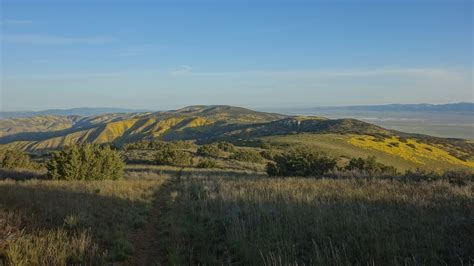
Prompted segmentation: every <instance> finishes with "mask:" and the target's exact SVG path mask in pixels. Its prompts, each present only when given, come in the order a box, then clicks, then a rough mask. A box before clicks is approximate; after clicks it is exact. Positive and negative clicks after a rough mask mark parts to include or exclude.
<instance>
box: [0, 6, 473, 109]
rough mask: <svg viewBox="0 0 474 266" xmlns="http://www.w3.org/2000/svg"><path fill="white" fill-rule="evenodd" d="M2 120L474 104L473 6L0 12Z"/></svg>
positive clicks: (76, 8)
mask: <svg viewBox="0 0 474 266" xmlns="http://www.w3.org/2000/svg"><path fill="white" fill-rule="evenodd" d="M1 3H2V6H1V14H0V17H1V22H0V23H1V24H0V27H1V36H0V41H1V101H0V103H1V105H0V108H1V109H2V110H37V109H46V108H71V107H84V106H86V107H97V106H101V107H102V106H104V107H128V108H150V109H169V108H176V107H182V106H185V105H192V104H231V105H239V106H246V107H278V106H281V107H291V106H318V105H356V104H384V103H395V102H397V103H418V102H430V103H445V102H457V101H473V60H474V56H473V48H472V47H473V4H472V3H473V2H472V1H470V0H418V1H417V0H412V1H409V0H381V1H369V0H358V1H356V0H354V1H350V0H346V1H338V0H336V1H329V0H319V1H318V0H316V1H269V0H268V1H258V0H257V1H198V0H195V1H140V0H136V1H131V0H130V1H125V0H122V1H121V0H118V1H112V0H96V1H91V0H84V1H80V0H70V1H66V0H62V1H61V0H56V1H48V0H44V1H33V0H30V1H27V0H14V1H12V0H2V2H1Z"/></svg>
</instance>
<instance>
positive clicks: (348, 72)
mask: <svg viewBox="0 0 474 266" xmlns="http://www.w3.org/2000/svg"><path fill="white" fill-rule="evenodd" d="M172 74H181V75H189V76H210V77H236V76H253V77H271V76H277V77H294V78H298V77H314V78H331V79H332V78H371V77H383V76H399V77H415V78H416V77H420V78H443V79H452V80H458V79H461V78H463V73H461V72H458V71H454V70H449V69H438V68H376V69H314V70H311V69H310V70H267V71H231V72H225V71H223V72H198V71H191V68H189V69H183V70H180V71H175V72H172Z"/></svg>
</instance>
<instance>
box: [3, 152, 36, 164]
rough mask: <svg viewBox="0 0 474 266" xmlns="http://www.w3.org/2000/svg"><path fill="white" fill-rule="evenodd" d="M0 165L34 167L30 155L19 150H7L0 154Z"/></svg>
mask: <svg viewBox="0 0 474 266" xmlns="http://www.w3.org/2000/svg"><path fill="white" fill-rule="evenodd" d="M1 157H2V158H1V161H0V167H1V168H6V169H15V168H24V169H28V168H34V167H33V163H32V162H31V161H30V157H29V156H28V155H27V154H26V153H24V152H22V151H19V150H7V151H5V152H4V153H3V154H2V156H1Z"/></svg>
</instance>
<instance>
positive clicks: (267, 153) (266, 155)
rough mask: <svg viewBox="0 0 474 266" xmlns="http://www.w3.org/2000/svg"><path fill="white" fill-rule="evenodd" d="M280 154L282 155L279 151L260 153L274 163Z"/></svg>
mask: <svg viewBox="0 0 474 266" xmlns="http://www.w3.org/2000/svg"><path fill="white" fill-rule="evenodd" d="M278 154H280V152H278V151H277V150H263V151H261V152H260V156H262V157H263V158H265V159H267V160H270V161H273V160H274V159H275V156H277V155H278Z"/></svg>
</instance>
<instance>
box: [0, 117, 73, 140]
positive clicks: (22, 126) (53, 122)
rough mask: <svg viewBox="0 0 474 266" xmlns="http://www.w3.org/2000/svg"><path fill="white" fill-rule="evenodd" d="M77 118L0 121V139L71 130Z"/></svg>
mask: <svg viewBox="0 0 474 266" xmlns="http://www.w3.org/2000/svg"><path fill="white" fill-rule="evenodd" d="M77 120H78V117H63V116H37V117H30V118H17V119H4V120H0V137H4V136H9V135H14V134H17V133H22V132H23V133H24V132H45V131H58V130H64V129H68V128H71V127H72V126H73V125H74V124H75V123H76V121H77Z"/></svg>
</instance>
